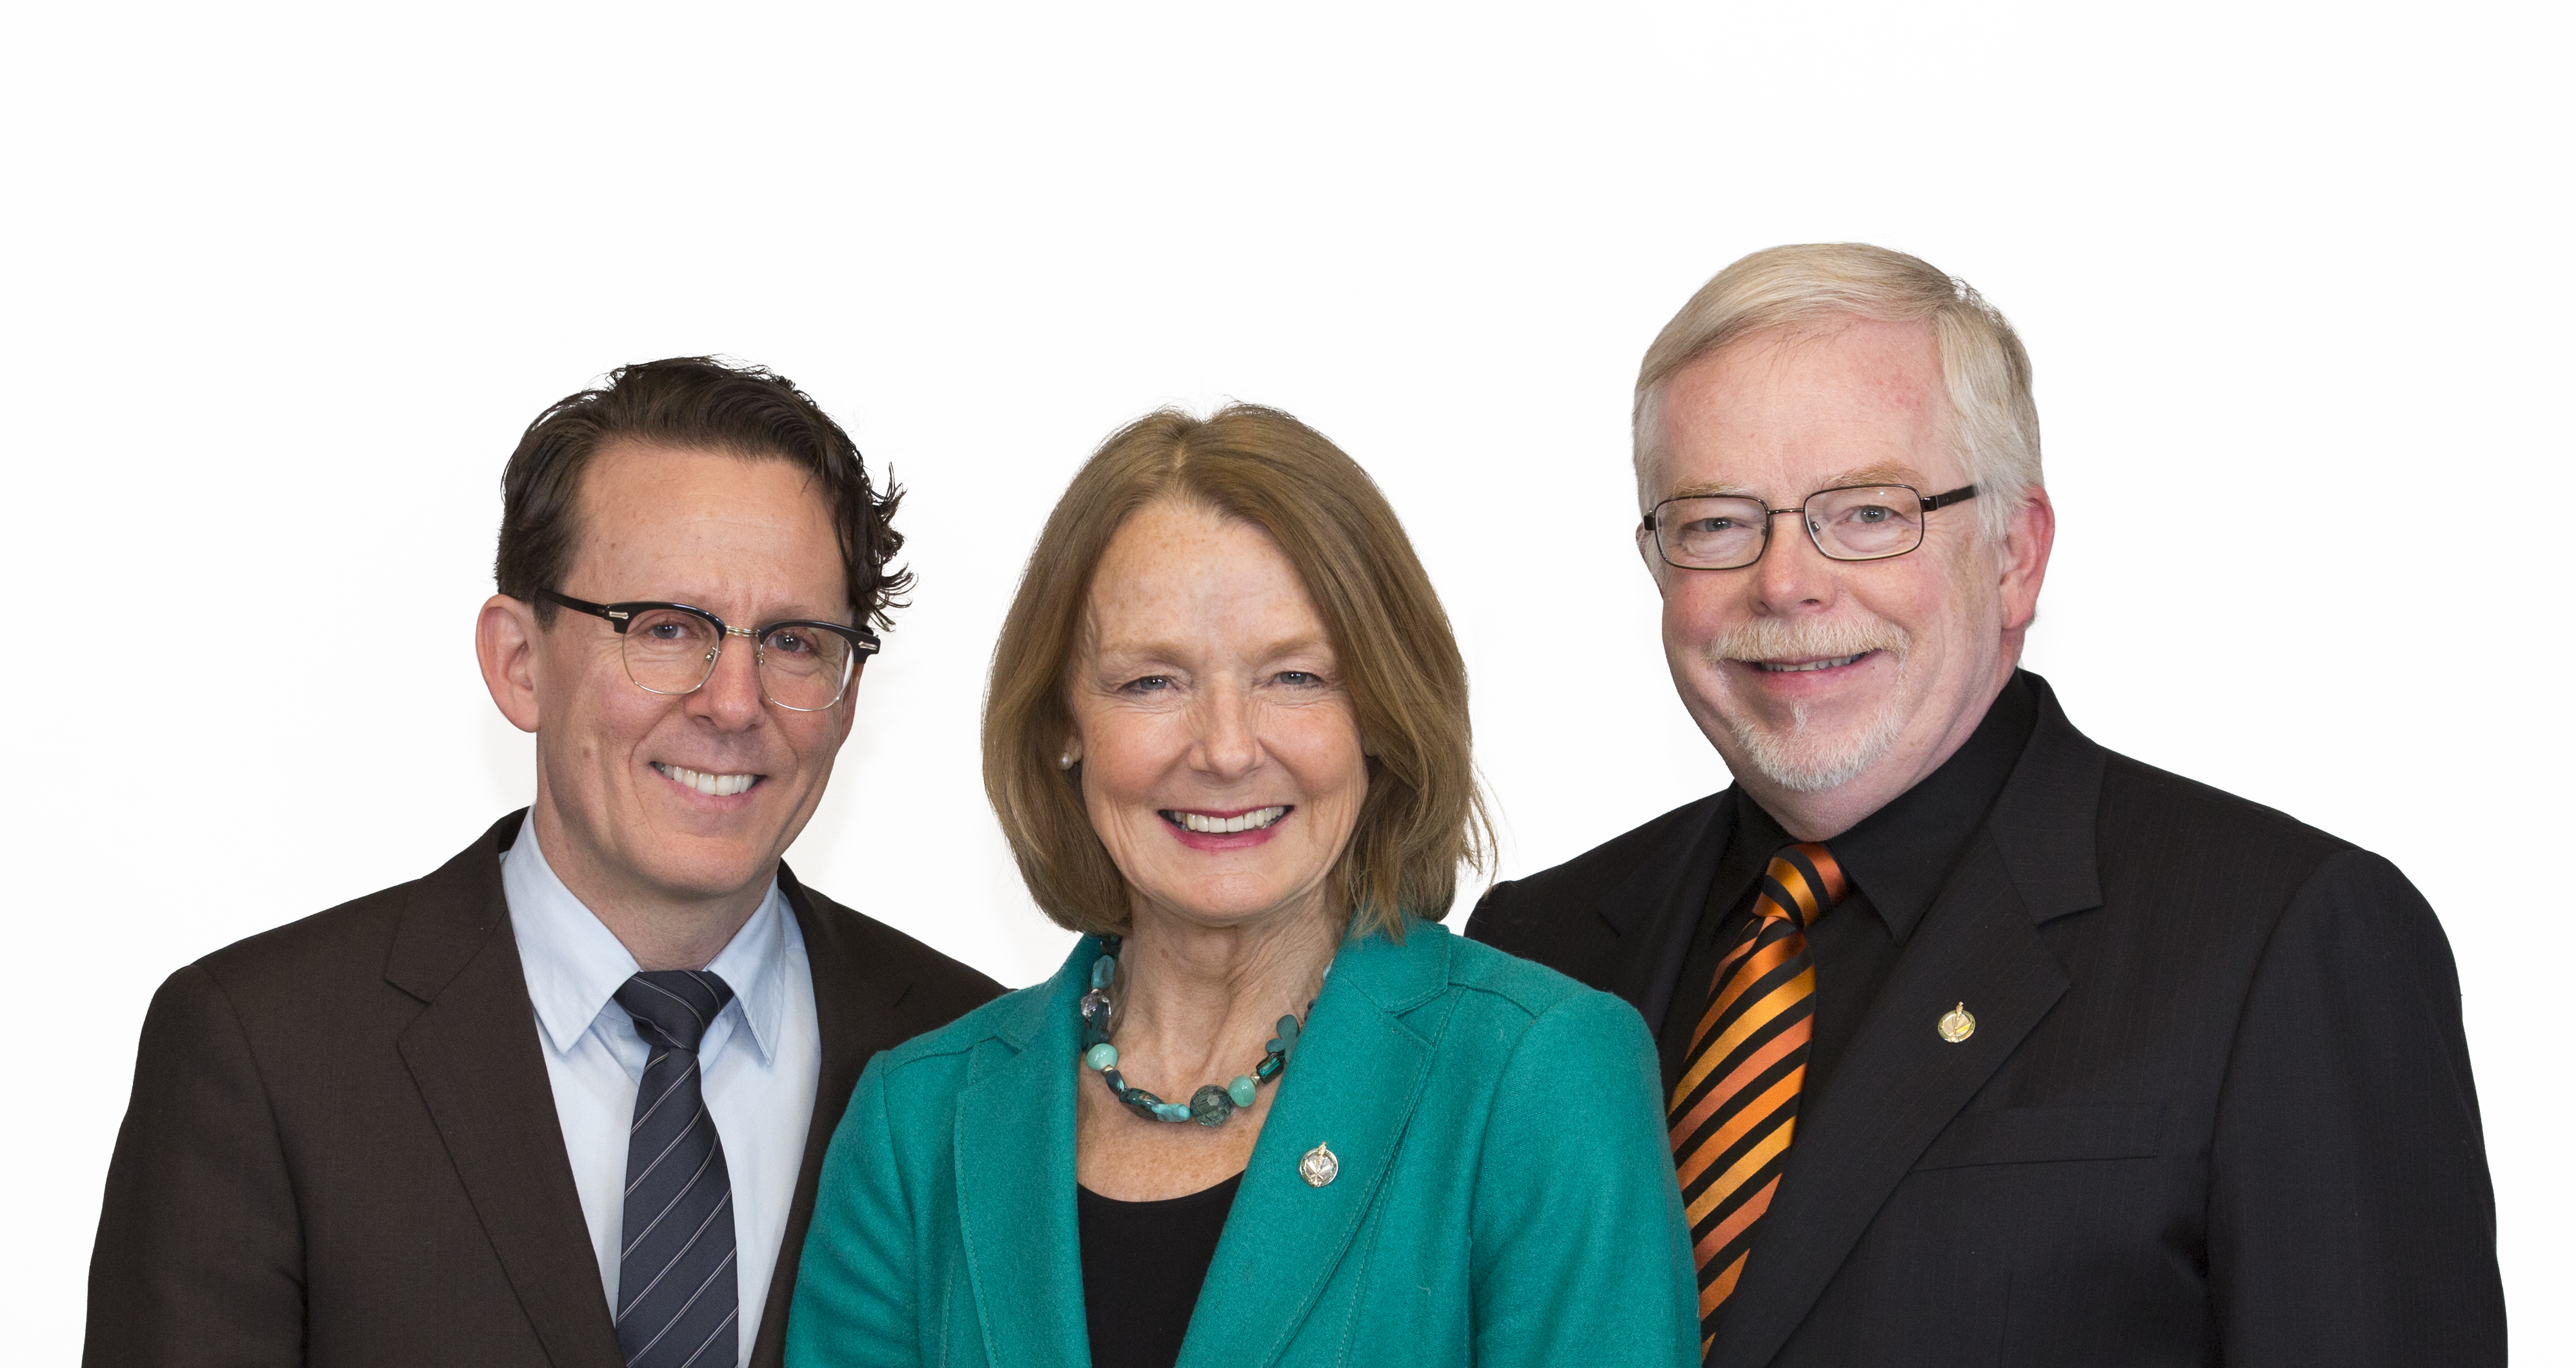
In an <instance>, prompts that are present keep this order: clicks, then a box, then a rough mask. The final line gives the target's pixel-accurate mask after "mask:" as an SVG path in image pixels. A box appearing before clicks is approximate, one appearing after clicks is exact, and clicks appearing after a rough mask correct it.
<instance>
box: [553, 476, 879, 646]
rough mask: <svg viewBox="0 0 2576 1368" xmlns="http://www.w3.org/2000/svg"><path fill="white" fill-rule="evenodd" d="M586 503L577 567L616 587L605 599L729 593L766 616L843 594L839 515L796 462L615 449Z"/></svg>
mask: <svg viewBox="0 0 2576 1368" xmlns="http://www.w3.org/2000/svg"><path fill="white" fill-rule="evenodd" d="M578 506H579V517H578V518H577V519H576V526H577V528H578V531H579V535H580V544H579V546H578V547H577V548H576V550H575V553H574V557H573V565H574V567H575V570H576V573H580V574H582V575H583V576H584V578H585V580H586V581H588V580H594V579H606V580H608V581H609V582H608V583H605V584H595V585H594V586H593V587H594V588H596V589H597V590H599V591H600V592H603V593H610V594H615V595H621V596H631V597H637V598H649V597H675V598H676V597H680V596H681V595H682V594H683V593H697V594H699V595H701V596H713V595H715V594H717V593H719V592H722V593H728V594H731V595H734V596H736V597H742V596H749V597H752V598H755V599H759V600H761V602H760V603H759V605H758V606H760V607H763V608H766V607H768V606H770V605H771V603H772V602H773V601H775V600H777V599H779V598H781V597H787V598H794V599H797V600H800V601H811V602H810V606H809V610H811V611H821V610H823V609H825V608H828V607H830V606H833V605H839V604H841V603H842V601H843V600H844V599H845V598H846V596H847V586H846V584H845V582H844V576H843V572H842V564H841V549H840V534H839V529H838V527H837V526H836V524H835V522H834V519H833V513H832V509H831V507H830V505H828V504H827V503H826V502H825V501H824V499H823V496H822V494H821V493H820V491H819V490H817V489H816V488H815V486H814V483H813V480H812V478H811V477H810V476H809V475H808V474H807V472H806V471H805V470H803V469H802V468H801V467H798V466H797V465H795V464H793V463H791V462H789V461H786V460H782V459H775V458H766V457H742V456H736V455H733V454H731V453H729V452H720V451H708V450H704V449H700V448H689V447H670V446H658V445H652V444H646V443H621V444H616V445H612V446H609V447H607V448H604V449H603V450H601V451H600V452H598V453H597V454H596V455H595V456H593V457H592V458H591V462H590V465H589V468H588V469H586V470H585V471H583V473H582V480H581V489H580V493H579V505H578ZM683 601H686V602H700V600H699V599H684V600H683ZM705 606H715V605H713V604H707V605H705Z"/></svg>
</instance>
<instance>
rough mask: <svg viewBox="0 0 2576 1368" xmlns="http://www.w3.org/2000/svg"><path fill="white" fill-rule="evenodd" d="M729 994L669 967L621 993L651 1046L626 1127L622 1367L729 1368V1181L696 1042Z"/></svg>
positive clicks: (732, 1280) (732, 1349) (708, 977)
mask: <svg viewBox="0 0 2576 1368" xmlns="http://www.w3.org/2000/svg"><path fill="white" fill-rule="evenodd" d="M732 1000H733V989H732V988H731V987H730V986H728V985H727V984H726V983H725V981H724V980H723V979H720V978H717V977H716V976H715V975H713V974H709V973H705V972H702V971H699V970H693V969H663V970H657V971H655V972H653V973H649V974H637V975H636V976H635V977H633V978H630V979H628V980H626V983H625V984H624V986H622V987H620V988H619V989H618V990H617V1005H618V1006H620V1007H623V1008H625V1009H626V1014H627V1015H628V1016H631V1017H633V1018H635V1034H637V1035H639V1036H642V1037H643V1038H644V1043H645V1044H646V1045H648V1046H650V1047H651V1048H652V1051H653V1054H652V1058H651V1059H650V1060H648V1061H647V1062H646V1063H645V1065H644V1083H643V1086H642V1087H641V1088H639V1089H637V1090H636V1093H635V1125H634V1126H633V1128H632V1129H630V1130H628V1131H627V1133H626V1224H625V1226H624V1227H623V1230H622V1233H621V1234H620V1236H619V1246H620V1252H619V1255H618V1261H617V1348H618V1350H619V1352H621V1353H623V1354H624V1355H625V1356H626V1363H627V1368H733V1365H734V1364H735V1362H736V1361H737V1359H738V1358H739V1354H738V1352H737V1351H738V1350H739V1348H740V1337H741V1330H740V1328H739V1321H740V1317H741V1315H742V1309H741V1304H740V1303H741V1294H740V1292H739V1291H738V1288H737V1283H736V1273H735V1270H734V1245H733V1181H732V1180H731V1179H730V1178H728V1177H727V1176H726V1174H725V1157H724V1142H723V1141H722V1140H720V1139H718V1138H717V1136H716V1121H715V1118H714V1117H713V1116H710V1115H708V1114H707V1104H706V1099H705V1097H704V1096H702V1095H701V1093H700V1091H699V1088H698V1041H699V1040H700V1039H702V1038H704V1037H705V1035H706V1033H707V1027H708V1026H709V1025H711V1024H713V1023H714V1021H715V1019H716V1013H718V1012H721V1011H723V1010H724V1005H725V1004H726V1003H728V1002H730V1001H732Z"/></svg>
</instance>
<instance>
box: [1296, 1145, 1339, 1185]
mask: <svg viewBox="0 0 2576 1368" xmlns="http://www.w3.org/2000/svg"><path fill="white" fill-rule="evenodd" d="M1297 1176H1298V1177H1300V1178H1303V1179H1305V1180H1306V1186H1308V1187H1322V1186H1323V1185H1324V1184H1326V1183H1329V1182H1331V1181H1333V1180H1334V1179H1336V1178H1339V1177H1341V1176H1342V1161H1341V1160H1340V1159H1338V1158H1336V1157H1334V1154H1333V1150H1332V1147H1331V1146H1329V1145H1317V1146H1315V1147H1314V1148H1313V1149H1310V1150H1308V1151H1306V1157H1305V1158H1303V1159H1300V1160H1298V1161H1297Z"/></svg>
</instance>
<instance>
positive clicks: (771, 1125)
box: [501, 815, 823, 1363]
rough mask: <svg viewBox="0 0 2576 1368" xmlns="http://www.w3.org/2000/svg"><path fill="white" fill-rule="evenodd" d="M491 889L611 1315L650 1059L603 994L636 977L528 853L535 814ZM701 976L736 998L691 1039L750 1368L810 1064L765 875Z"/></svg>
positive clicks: (807, 985) (807, 1024)
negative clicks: (632, 1137)
mask: <svg viewBox="0 0 2576 1368" xmlns="http://www.w3.org/2000/svg"><path fill="white" fill-rule="evenodd" d="M501 888H502V892H503V894H504V895H505V896H506V897H507V899H508V901H509V905H510V931H511V933H512V934H513V935H515V936H516V937H517V938H518V941H519V963H520V966H521V968H522V969H523V970H524V971H525V972H526V974H527V979H528V998H529V1001H530V1002H532V1003H533V1004H534V1005H535V1007H536V1016H537V1040H538V1042H539V1044H541V1045H542V1046H543V1047H544V1054H545V1057H546V1078H547V1080H548V1081H549V1082H550V1083H552V1084H553V1086H554V1096H555V1115H556V1117H557V1118H558V1119H559V1120H560V1121H561V1122H562V1123H563V1137H564V1150H565V1153H566V1154H567V1155H568V1156H569V1157H570V1158H571V1160H572V1179H573V1186H574V1187H575V1188H577V1189H578V1190H579V1191H580V1193H581V1214H582V1219H583V1220H584V1221H585V1222H587V1223H588V1224H589V1226H590V1244H591V1250H592V1252H593V1253H594V1254H596V1255H597V1256H598V1258H599V1281H600V1286H601V1289H602V1290H603V1291H605V1292H606V1293H607V1296H608V1305H609V1309H610V1314H612V1315H614V1314H615V1311H616V1306H617V1252H618V1249H619V1246H620V1240H619V1236H618V1232H619V1227H620V1226H621V1225H622V1224H623V1222H624V1218H625V1191H626V1134H627V1130H628V1129H629V1127H631V1126H632V1125H633V1124H634V1120H635V1093H636V1089H637V1088H638V1087H639V1086H641V1084H642V1081H643V1078H644V1062H645V1059H646V1057H647V1055H648V1054H649V1053H650V1052H649V1051H648V1050H647V1049H646V1048H645V1045H644V1042H643V1040H642V1039H641V1038H640V1037H638V1036H637V1035H636V1034H635V1022H634V1019H633V1018H632V1017H629V1016H628V1015H627V1014H626V1009H625V1008H623V1007H620V1006H618V1005H617V1003H616V1000H615V998H614V996H613V995H614V994H615V993H616V992H617V990H618V988H619V986H621V985H623V984H624V983H625V982H626V980H627V979H628V978H629V977H631V976H633V975H634V973H635V971H636V968H637V966H636V963H635V957H634V956H633V955H631V954H629V953H627V950H626V947H625V945H624V944H623V943H621V942H620V941H619V940H618V939H617V937H616V935H615V934H614V933H613V932H611V931H610V930H609V929H608V928H607V927H606V926H604V925H602V924H601V923H600V920H599V918H597V917H595V916H593V915H591V911H590V909H589V908H587V907H585V906H583V905H582V902H581V900H580V899H579V898H576V897H574V896H573V894H572V890H571V889H568V888H566V887H564V884H563V880H561V879H559V878H556V877H555V872H554V870H553V868H551V867H550V866H548V865H547V863H546V859H545V856H544V854H543V853H541V852H540V851H539V850H538V849H537V823H536V818H535V817H534V816H533V815H531V816H530V817H529V819H528V820H527V821H525V822H522V823H520V824H519V840H518V844H517V845H515V846H513V847H512V848H511V849H510V851H509V853H508V854H506V855H503V856H502V857H501ZM706 967H707V969H708V970H709V971H711V972H713V973H714V974H715V975H716V976H717V977H719V978H721V979H723V980H724V981H725V982H726V983H728V984H731V985H732V986H733V991H734V998H733V1001H732V1002H730V1003H727V1004H726V1005H725V1009H724V1011H723V1012H722V1013H720V1014H719V1015H718V1016H717V1017H716V1019H715V1024H714V1025H712V1026H709V1027H708V1028H707V1034H706V1037H705V1038H704V1039H703V1040H702V1041H700V1042H699V1045H698V1069H699V1073H700V1076H701V1087H702V1089H703V1090H704V1094H705V1097H706V1102H707V1110H708V1111H709V1112H710V1113H712V1114H713V1115H714V1117H715V1122H716V1134H717V1136H718V1137H719V1138H721V1139H722V1141H723V1142H724V1155H725V1169H726V1171H727V1173H728V1174H729V1175H730V1176H731V1178H732V1180H733V1211H734V1216H733V1229H734V1249H735V1251H736V1258H735V1265H734V1266H735V1270H736V1276H737V1278H738V1279H739V1288H740V1292H741V1296H742V1322H741V1326H740V1330H741V1346H742V1347H741V1357H740V1358H739V1359H738V1360H737V1362H742V1363H748V1362H750V1361H751V1343H752V1340H753V1339H754V1338H755V1337H756V1336H757V1335H758V1334H759V1332H760V1313H761V1311H762V1309H763V1308H764V1307H765V1306H766V1305H767V1304H768V1300H769V1277H770V1274H771V1272H772V1271H773V1270H774V1269H775V1268H776V1267H777V1264H778V1246H779V1241H780V1239H781V1238H782V1237H783V1236H784V1235H785V1233H786V1230H787V1210H788V1208H789V1207H790V1206H791V1205H793V1204H794V1202H795V1199H796V1171H797V1169H798V1168H799V1167H800V1166H801V1165H803V1163H804V1162H805V1132H806V1127H807V1125H808V1124H809V1123H810V1121H811V1120H812V1118H813V1115H814V1089H815V1080H816V1079H817V1078H818V1077H819V1076H820V1070H821V1068H822V1060H823V1036H822V1031H821V1029H820V1028H819V1027H818V1026H817V1025H816V1024H815V1019H814V975H813V972H812V970H811V969H810V967H809V966H808V964H807V962H806V958H805V936H804V933H803V932H801V931H799V930H798V929H797V927H796V913H795V912H794V911H793V910H792V909H790V908H789V907H788V905H787V898H786V895H785V894H782V893H780V892H779V891H778V884H777V882H776V881H775V880H772V881H771V883H770V885H769V896H768V897H766V898H764V899H762V900H761V904H760V910H759V911H757V912H754V913H752V914H751V920H750V921H748V922H745V923H743V927H742V930H740V931H738V932H735V933H734V938H733V940H732V941H730V942H728V943H727V944H726V946H725V948H724V952H723V953H722V954H719V955H717V956H716V957H715V959H714V961H713V962H712V963H710V964H708V965H707V966H706Z"/></svg>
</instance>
